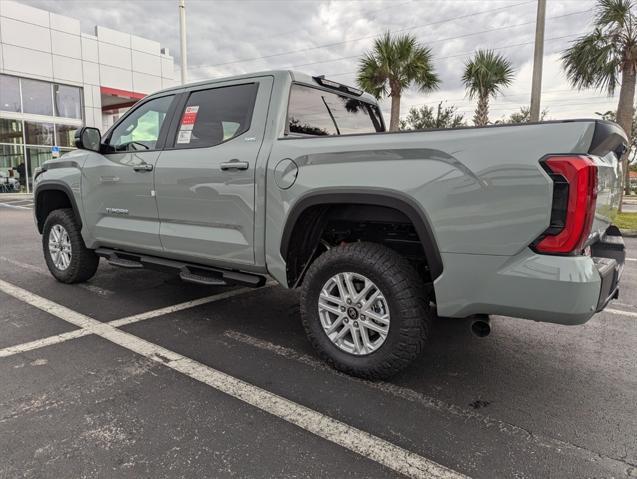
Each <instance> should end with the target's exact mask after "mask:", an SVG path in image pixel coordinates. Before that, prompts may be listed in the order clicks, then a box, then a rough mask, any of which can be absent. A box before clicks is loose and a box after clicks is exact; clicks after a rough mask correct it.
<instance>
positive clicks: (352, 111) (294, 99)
mask: <svg viewBox="0 0 637 479" xmlns="http://www.w3.org/2000/svg"><path fill="white" fill-rule="evenodd" d="M288 131H289V134H300V135H312V136H329V135H351V134H354V133H375V132H378V131H384V129H383V122H382V121H381V116H380V110H379V109H378V107H377V106H376V105H372V104H369V103H365V102H364V101H361V100H357V99H355V98H350V97H347V96H343V95H339V94H337V93H332V92H328V91H325V90H319V89H318V88H312V87H307V86H303V85H292V90H291V91H290V104H289V107H288Z"/></svg>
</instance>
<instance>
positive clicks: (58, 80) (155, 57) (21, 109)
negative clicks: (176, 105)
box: [0, 0, 177, 191]
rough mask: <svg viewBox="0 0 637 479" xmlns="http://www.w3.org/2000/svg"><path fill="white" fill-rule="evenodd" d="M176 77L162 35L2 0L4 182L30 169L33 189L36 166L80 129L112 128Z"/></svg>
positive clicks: (67, 145) (26, 183) (0, 171)
mask: <svg viewBox="0 0 637 479" xmlns="http://www.w3.org/2000/svg"><path fill="white" fill-rule="evenodd" d="M176 83H177V82H176V80H175V77H174V62H173V58H172V57H171V56H170V54H169V52H168V50H167V49H165V48H162V47H161V45H160V44H159V43H158V42H156V41H153V40H148V39H146V38H141V37H138V36H136V35H131V34H129V33H124V32H118V31H115V30H111V29H109V28H104V27H101V26H96V27H95V29H94V34H87V33H83V32H82V31H81V29H80V21H79V20H77V19H74V18H70V17H66V16H63V15H58V14H55V13H51V12H48V11H45V10H41V9H38V8H33V7H31V6H27V5H22V4H20V3H17V2H13V1H8V0H0V187H2V186H3V184H2V181H3V179H4V184H8V180H7V178H9V177H15V178H18V177H20V176H21V175H20V173H19V172H22V171H24V175H22V178H21V179H20V183H22V185H23V187H26V188H28V189H29V190H30V189H31V185H30V183H31V180H30V179H31V178H32V177H33V171H34V169H35V168H37V167H38V166H40V165H41V164H42V162H44V161H46V160H48V159H51V158H54V157H57V156H58V155H59V154H61V153H64V151H65V150H69V149H72V148H73V136H74V134H75V130H76V129H77V128H79V127H81V126H82V125H86V126H95V127H97V128H100V129H101V130H102V132H104V131H105V130H106V129H108V128H109V127H110V126H111V125H112V124H113V122H114V121H116V120H117V119H118V118H119V116H120V115H121V114H122V113H123V112H125V111H126V110H127V109H128V108H130V106H132V105H133V104H134V103H135V102H136V101H137V100H139V99H140V98H142V97H144V96H145V95H147V94H148V93H151V92H153V91H156V90H159V89H162V88H166V87H170V86H173V85H175V84H176ZM21 165H22V166H21ZM13 183H15V182H13ZM3 189H4V190H5V191H6V189H7V188H6V187H5V188H3ZM3 189H0V191H3Z"/></svg>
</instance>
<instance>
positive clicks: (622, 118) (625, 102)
mask: <svg viewBox="0 0 637 479" xmlns="http://www.w3.org/2000/svg"><path fill="white" fill-rule="evenodd" d="M634 101H635V68H634V67H633V66H632V65H624V69H623V71H622V86H621V89H620V90H619V103H618V104H617V115H616V116H615V117H616V118H617V123H618V124H619V126H621V127H622V128H623V129H624V131H625V132H626V135H628V149H627V150H626V152H625V153H624V156H623V158H622V167H623V170H624V185H623V186H624V189H625V192H626V194H629V193H630V173H629V171H628V159H629V157H630V144H631V138H632V135H633V134H634V132H633V131H632V128H633V114H634V106H633V104H634ZM622 193H623V190H622ZM623 196H624V195H623V194H622V195H620V203H619V211H621V209H622V207H621V201H622V200H623Z"/></svg>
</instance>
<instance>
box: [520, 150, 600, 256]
mask: <svg viewBox="0 0 637 479" xmlns="http://www.w3.org/2000/svg"><path fill="white" fill-rule="evenodd" d="M542 165H543V166H544V168H545V169H546V170H547V172H548V173H549V175H550V176H551V178H552V179H553V183H554V185H553V205H552V209H551V224H550V226H549V228H548V229H547V230H546V231H545V232H544V233H543V234H542V235H541V236H540V237H539V238H538V239H537V240H536V241H535V242H534V244H533V246H532V247H533V249H534V250H535V251H537V252H538V253H545V254H579V253H581V251H582V249H583V248H584V244H585V242H586V240H587V239H588V236H589V235H590V232H591V227H592V225H593V219H594V217H595V203H596V200H597V167H596V166H595V164H594V163H593V161H592V160H591V159H590V158H589V157H587V156H550V157H548V158H547V159H545V160H544V161H543V162H542Z"/></svg>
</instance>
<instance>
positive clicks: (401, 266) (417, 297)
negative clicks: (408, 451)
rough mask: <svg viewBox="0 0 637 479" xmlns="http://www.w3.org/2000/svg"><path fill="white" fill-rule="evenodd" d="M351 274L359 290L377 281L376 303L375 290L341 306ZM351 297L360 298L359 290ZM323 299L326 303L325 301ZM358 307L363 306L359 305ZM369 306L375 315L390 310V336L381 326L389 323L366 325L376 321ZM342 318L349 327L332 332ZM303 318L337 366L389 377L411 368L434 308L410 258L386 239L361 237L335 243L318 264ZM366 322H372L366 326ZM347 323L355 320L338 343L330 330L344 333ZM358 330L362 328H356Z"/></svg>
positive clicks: (306, 285)
mask: <svg viewBox="0 0 637 479" xmlns="http://www.w3.org/2000/svg"><path fill="white" fill-rule="evenodd" d="M345 273H348V275H349V276H346V275H345ZM350 273H353V274H350ZM337 278H340V279H337ZM346 278H349V282H350V283H351V284H352V285H354V287H355V288H360V289H356V293H357V295H360V294H361V291H362V289H363V287H365V286H368V285H369V283H368V282H371V283H373V284H372V286H373V288H372V289H371V291H375V289H377V290H379V295H378V296H377V298H378V299H376V300H375V303H374V302H373V298H372V296H371V295H370V296H368V297H367V301H365V300H363V301H359V302H358V304H353V305H352V304H347V300H345V304H344V305H339V304H340V303H339V302H338V301H341V303H342V302H343V299H344V298H348V294H345V295H344V296H343V295H341V294H340V291H341V289H345V290H347V287H346V283H345V285H343V281H345V280H346ZM357 282H358V285H357V284H356V283H357ZM339 284H340V286H339ZM374 288H375V289H374ZM324 290H325V291H328V294H329V296H328V297H329V298H331V299H330V300H329V301H326V300H325V299H324V298H325V296H324V297H323V298H321V294H322V291H324ZM334 295H338V301H337V300H336V299H333V298H334ZM349 297H352V298H354V299H355V298H356V295H349ZM380 298H382V299H383V301H381V299H380ZM319 300H321V301H322V302H321V303H319ZM332 301H335V302H332ZM325 304H328V305H329V306H331V307H332V308H331V309H334V307H336V306H337V305H338V307H337V309H338V311H339V313H340V316H338V314H339V313H337V312H334V311H332V310H331V309H328V310H326V309H324V306H322V305H325ZM343 307H345V308H346V311H345V312H343V310H342V308H343ZM354 307H356V308H358V309H357V310H354ZM370 307H371V308H372V309H370ZM321 308H323V309H322V310H321ZM365 311H368V313H369V312H371V311H376V312H375V313H374V315H375V316H374V317H379V316H383V313H385V314H384V316H383V318H384V319H383V321H386V322H387V325H386V328H387V329H386V334H385V335H384V339H383V335H382V334H380V333H377V332H376V331H375V329H378V328H379V327H381V329H384V328H385V325H384V323H380V322H376V321H374V324H373V326H374V329H372V330H370V329H366V328H369V327H371V326H372V324H370V322H371V321H372V319H371V316H370V315H369V314H368V315H363V313H364V312H365ZM356 314H358V316H356ZM338 317H341V318H342V319H341V325H342V326H343V328H341V329H340V330H339V331H333V332H331V333H330V329H331V328H332V327H336V326H335V325H338V319H337V318H338ZM355 317H356V318H357V319H358V324H356V325H355V324H354V323H355V321H352V319H351V318H355ZM301 318H302V321H303V326H304V328H305V331H306V333H307V336H308V339H309V341H310V343H312V346H313V347H314V349H315V350H316V351H317V352H318V354H319V356H320V357H321V358H322V359H323V360H325V361H326V362H327V363H328V364H330V365H331V366H332V367H334V368H336V369H338V370H339V371H343V372H345V373H347V374H350V375H352V376H358V377H361V378H365V379H383V378H387V377H389V376H392V375H394V374H396V373H398V372H399V371H401V370H403V369H404V368H406V367H407V366H408V365H409V364H411V362H412V361H413V360H414V359H415V358H416V357H417V356H418V355H419V354H420V352H421V351H422V349H423V347H424V344H425V341H426V339H427V337H428V334H429V330H430V324H431V321H432V318H433V313H432V311H431V310H430V309H429V300H428V298H427V294H426V293H425V284H424V282H423V281H422V279H421V278H420V277H419V276H418V274H417V273H416V271H415V270H414V268H413V267H412V266H411V265H410V264H409V263H408V262H407V260H406V259H405V258H403V257H402V256H400V255H399V254H398V253H396V252H395V251H393V250H391V249H389V248H387V247H385V246H382V245H380V244H376V243H366V242H360V243H350V244H346V245H342V246H338V247H335V248H332V249H330V250H329V251H327V252H325V253H323V254H322V255H321V256H319V257H318V258H317V259H316V260H315V261H314V263H312V265H311V266H310V268H309V269H308V271H307V274H306V276H305V279H304V281H303V286H302V290H301ZM346 319H349V322H348V321H346ZM330 321H331V323H330ZM365 322H366V324H367V326H366V327H364V326H363V324H365ZM345 323H348V324H349V328H350V331H349V332H346V333H344V334H345V336H344V337H343V338H341V339H340V340H339V339H337V342H334V339H336V338H334V337H333V338H332V339H330V337H329V336H328V334H332V336H334V335H335V334H336V336H338V334H342V333H343V331H344V329H345V328H346V326H345ZM330 324H331V326H330ZM363 329H366V332H365V335H366V336H367V341H368V342H369V343H370V347H359V348H358V351H356V349H357V348H356V346H357V344H356V341H355V340H354V334H356V336H358V339H359V341H358V346H360V345H361V344H362V343H363V342H364V340H363V339H362V337H363ZM352 330H356V331H355V333H354V332H352ZM372 334H373V335H374V336H375V337H376V344H375V345H374V344H372V343H374V341H372ZM339 341H340V342H339ZM348 341H349V344H348Z"/></svg>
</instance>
